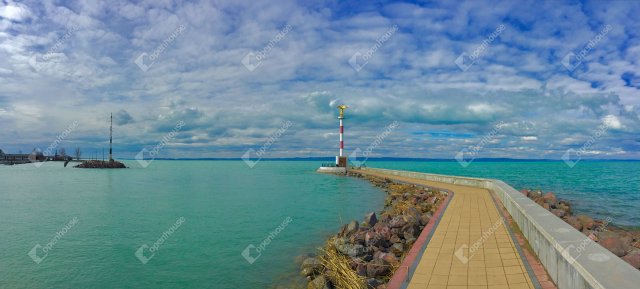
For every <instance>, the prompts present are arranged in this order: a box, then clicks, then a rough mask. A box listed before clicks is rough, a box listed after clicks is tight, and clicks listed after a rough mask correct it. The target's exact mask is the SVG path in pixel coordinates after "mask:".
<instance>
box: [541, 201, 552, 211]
mask: <svg viewBox="0 0 640 289" xmlns="http://www.w3.org/2000/svg"><path fill="white" fill-rule="evenodd" d="M542 207H543V208H544V209H545V210H547V211H549V210H551V206H549V204H547V203H544V204H542Z"/></svg>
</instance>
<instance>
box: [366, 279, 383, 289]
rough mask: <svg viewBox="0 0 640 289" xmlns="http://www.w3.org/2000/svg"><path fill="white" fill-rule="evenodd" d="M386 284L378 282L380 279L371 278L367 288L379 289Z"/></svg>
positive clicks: (368, 280)
mask: <svg viewBox="0 0 640 289" xmlns="http://www.w3.org/2000/svg"><path fill="white" fill-rule="evenodd" d="M382 284H384V283H382V282H380V281H378V279H376V278H369V279H367V288H373V289H375V288H378V286H380V285H382Z"/></svg>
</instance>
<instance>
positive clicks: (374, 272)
mask: <svg viewBox="0 0 640 289" xmlns="http://www.w3.org/2000/svg"><path fill="white" fill-rule="evenodd" d="M389 271H390V269H389V265H387V264H385V263H384V261H382V260H380V259H373V260H371V262H369V263H368V264H367V277H371V278H374V277H378V276H385V275H387V274H389Z"/></svg>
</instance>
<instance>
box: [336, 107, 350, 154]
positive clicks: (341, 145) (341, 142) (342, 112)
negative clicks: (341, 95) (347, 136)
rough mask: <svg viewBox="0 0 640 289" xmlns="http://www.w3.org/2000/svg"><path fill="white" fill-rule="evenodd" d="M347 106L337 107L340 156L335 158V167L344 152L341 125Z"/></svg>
mask: <svg viewBox="0 0 640 289" xmlns="http://www.w3.org/2000/svg"><path fill="white" fill-rule="evenodd" d="M347 108H348V106H346V105H344V104H343V105H339V106H338V109H339V110H340V116H338V119H339V120H340V154H339V155H338V157H336V165H337V164H338V163H339V162H338V160H339V158H341V157H343V150H344V138H343V135H344V124H343V120H344V110H345V109H347Z"/></svg>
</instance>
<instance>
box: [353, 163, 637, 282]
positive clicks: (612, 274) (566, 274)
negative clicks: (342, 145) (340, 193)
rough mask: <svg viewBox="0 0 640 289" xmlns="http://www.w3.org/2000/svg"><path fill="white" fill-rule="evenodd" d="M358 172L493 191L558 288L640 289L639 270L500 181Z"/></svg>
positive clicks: (368, 169) (408, 173)
mask: <svg viewBox="0 0 640 289" xmlns="http://www.w3.org/2000/svg"><path fill="white" fill-rule="evenodd" d="M362 170H366V171H371V172H378V173H383V174H388V175H395V176H401V177H408V178H415V179H422V180H427V181H434V182H441V183H448V184H456V185H464V186H471V187H478V188H484V189H488V190H491V191H493V192H494V193H495V194H496V195H497V196H498V198H499V199H500V201H501V202H502V204H503V206H504V207H505V208H506V209H507V211H508V212H509V214H511V217H512V218H513V220H514V221H515V222H516V223H517V224H518V227H519V228H520V230H521V231H522V233H523V235H524V237H525V238H526V239H527V241H528V242H529V244H530V245H531V248H532V249H533V251H534V253H535V254H536V255H537V256H538V258H539V259H540V263H542V265H543V266H544V267H545V269H546V270H547V272H548V273H549V275H550V276H551V278H552V279H553V282H554V283H556V285H557V286H558V288H559V289H586V288H611V289H637V288H640V271H638V270H636V269H635V268H633V267H632V266H631V265H629V264H627V263H626V262H624V261H623V260H621V259H620V258H618V257H617V256H616V255H614V254H612V253H611V252H609V251H608V250H607V249H605V248H603V247H602V246H600V245H599V244H598V243H596V242H594V241H592V240H591V239H589V238H587V237H586V236H585V235H583V234H582V233H581V232H579V231H578V230H576V229H575V228H573V227H572V226H570V225H569V224H567V223H565V222H564V221H563V220H561V219H560V218H558V217H556V216H555V215H553V214H551V213H550V212H548V211H547V210H545V209H544V208H542V207H541V206H539V205H538V204H536V203H535V202H534V201H532V200H531V199H529V198H527V197H525V196H524V195H523V194H521V193H520V192H518V191H517V190H516V189H514V188H512V187H511V186H509V185H507V184H506V183H505V182H503V181H500V180H495V179H482V178H467V177H458V176H447V175H436V174H427V173H417V172H409V171H398V170H387V169H378V168H362Z"/></svg>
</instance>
